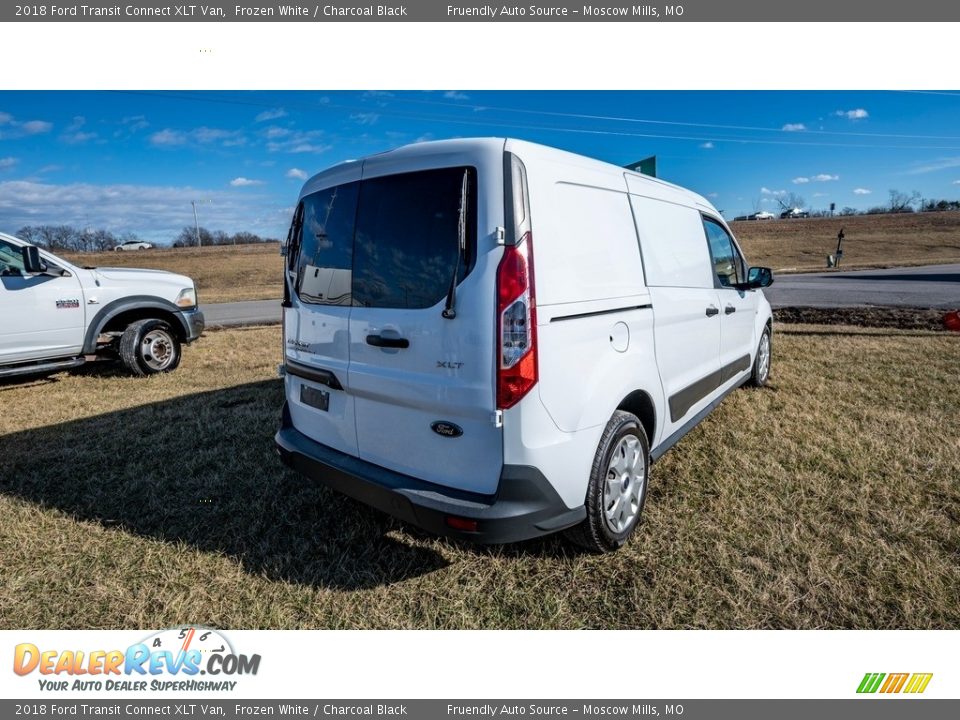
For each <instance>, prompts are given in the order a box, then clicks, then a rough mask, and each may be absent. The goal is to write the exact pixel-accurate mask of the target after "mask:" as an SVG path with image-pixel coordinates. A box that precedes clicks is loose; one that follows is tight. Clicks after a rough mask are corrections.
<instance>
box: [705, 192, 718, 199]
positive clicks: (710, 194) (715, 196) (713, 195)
mask: <svg viewBox="0 0 960 720" xmlns="http://www.w3.org/2000/svg"><path fill="white" fill-rule="evenodd" d="M707 197H708V198H711V199H713V200H716V199H717V198H718V197H720V193H715V192H712V193H707Z"/></svg>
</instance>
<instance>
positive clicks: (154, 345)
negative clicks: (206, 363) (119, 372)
mask: <svg viewBox="0 0 960 720" xmlns="http://www.w3.org/2000/svg"><path fill="white" fill-rule="evenodd" d="M120 359H121V360H122V361H123V364H124V365H125V366H126V367H127V369H128V370H129V371H130V372H132V373H133V374H134V375H141V376H143V375H154V374H156V373H162V372H170V371H171V370H173V369H175V368H176V367H177V365H179V364H180V341H179V340H178V339H177V335H176V333H174V332H173V330H172V329H171V327H170V326H169V325H168V324H167V323H165V322H164V321H163V320H157V319H155V318H150V319H147V320H137V321H136V322H133V323H130V324H129V325H128V326H127V329H126V330H124V331H123V336H122V337H121V338H120Z"/></svg>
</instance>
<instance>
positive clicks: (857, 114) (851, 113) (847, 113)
mask: <svg viewBox="0 0 960 720" xmlns="http://www.w3.org/2000/svg"><path fill="white" fill-rule="evenodd" d="M834 115H836V116H837V117H845V118H846V119H847V120H864V119H865V118H868V117H870V113H868V112H867V111H866V110H864V109H863V108H856V109H855V110H837V111H836V112H835V113H834Z"/></svg>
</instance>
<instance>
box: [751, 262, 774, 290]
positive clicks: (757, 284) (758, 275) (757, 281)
mask: <svg viewBox="0 0 960 720" xmlns="http://www.w3.org/2000/svg"><path fill="white" fill-rule="evenodd" d="M771 285H773V270H771V269H770V268H768V267H752V268H750V270H749V271H748V272H747V282H746V283H744V286H745V288H746V289H747V290H755V289H756V288H765V287H770V286H771Z"/></svg>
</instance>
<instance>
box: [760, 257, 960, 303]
mask: <svg viewBox="0 0 960 720" xmlns="http://www.w3.org/2000/svg"><path fill="white" fill-rule="evenodd" d="M764 293H766V296H767V298H769V300H770V304H771V305H773V306H774V307H789V306H798V305H804V306H810V307H858V306H864V305H877V306H888V307H889V306H894V307H921V308H941V309H950V310H955V309H957V308H960V264H956V265H925V266H923V267H909V268H886V269H883V270H857V271H848V270H844V269H842V268H841V269H839V270H831V271H829V272H822V273H807V274H801V275H776V276H775V277H774V283H773V285H772V286H771V287H769V288H767V289H766V290H764Z"/></svg>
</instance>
